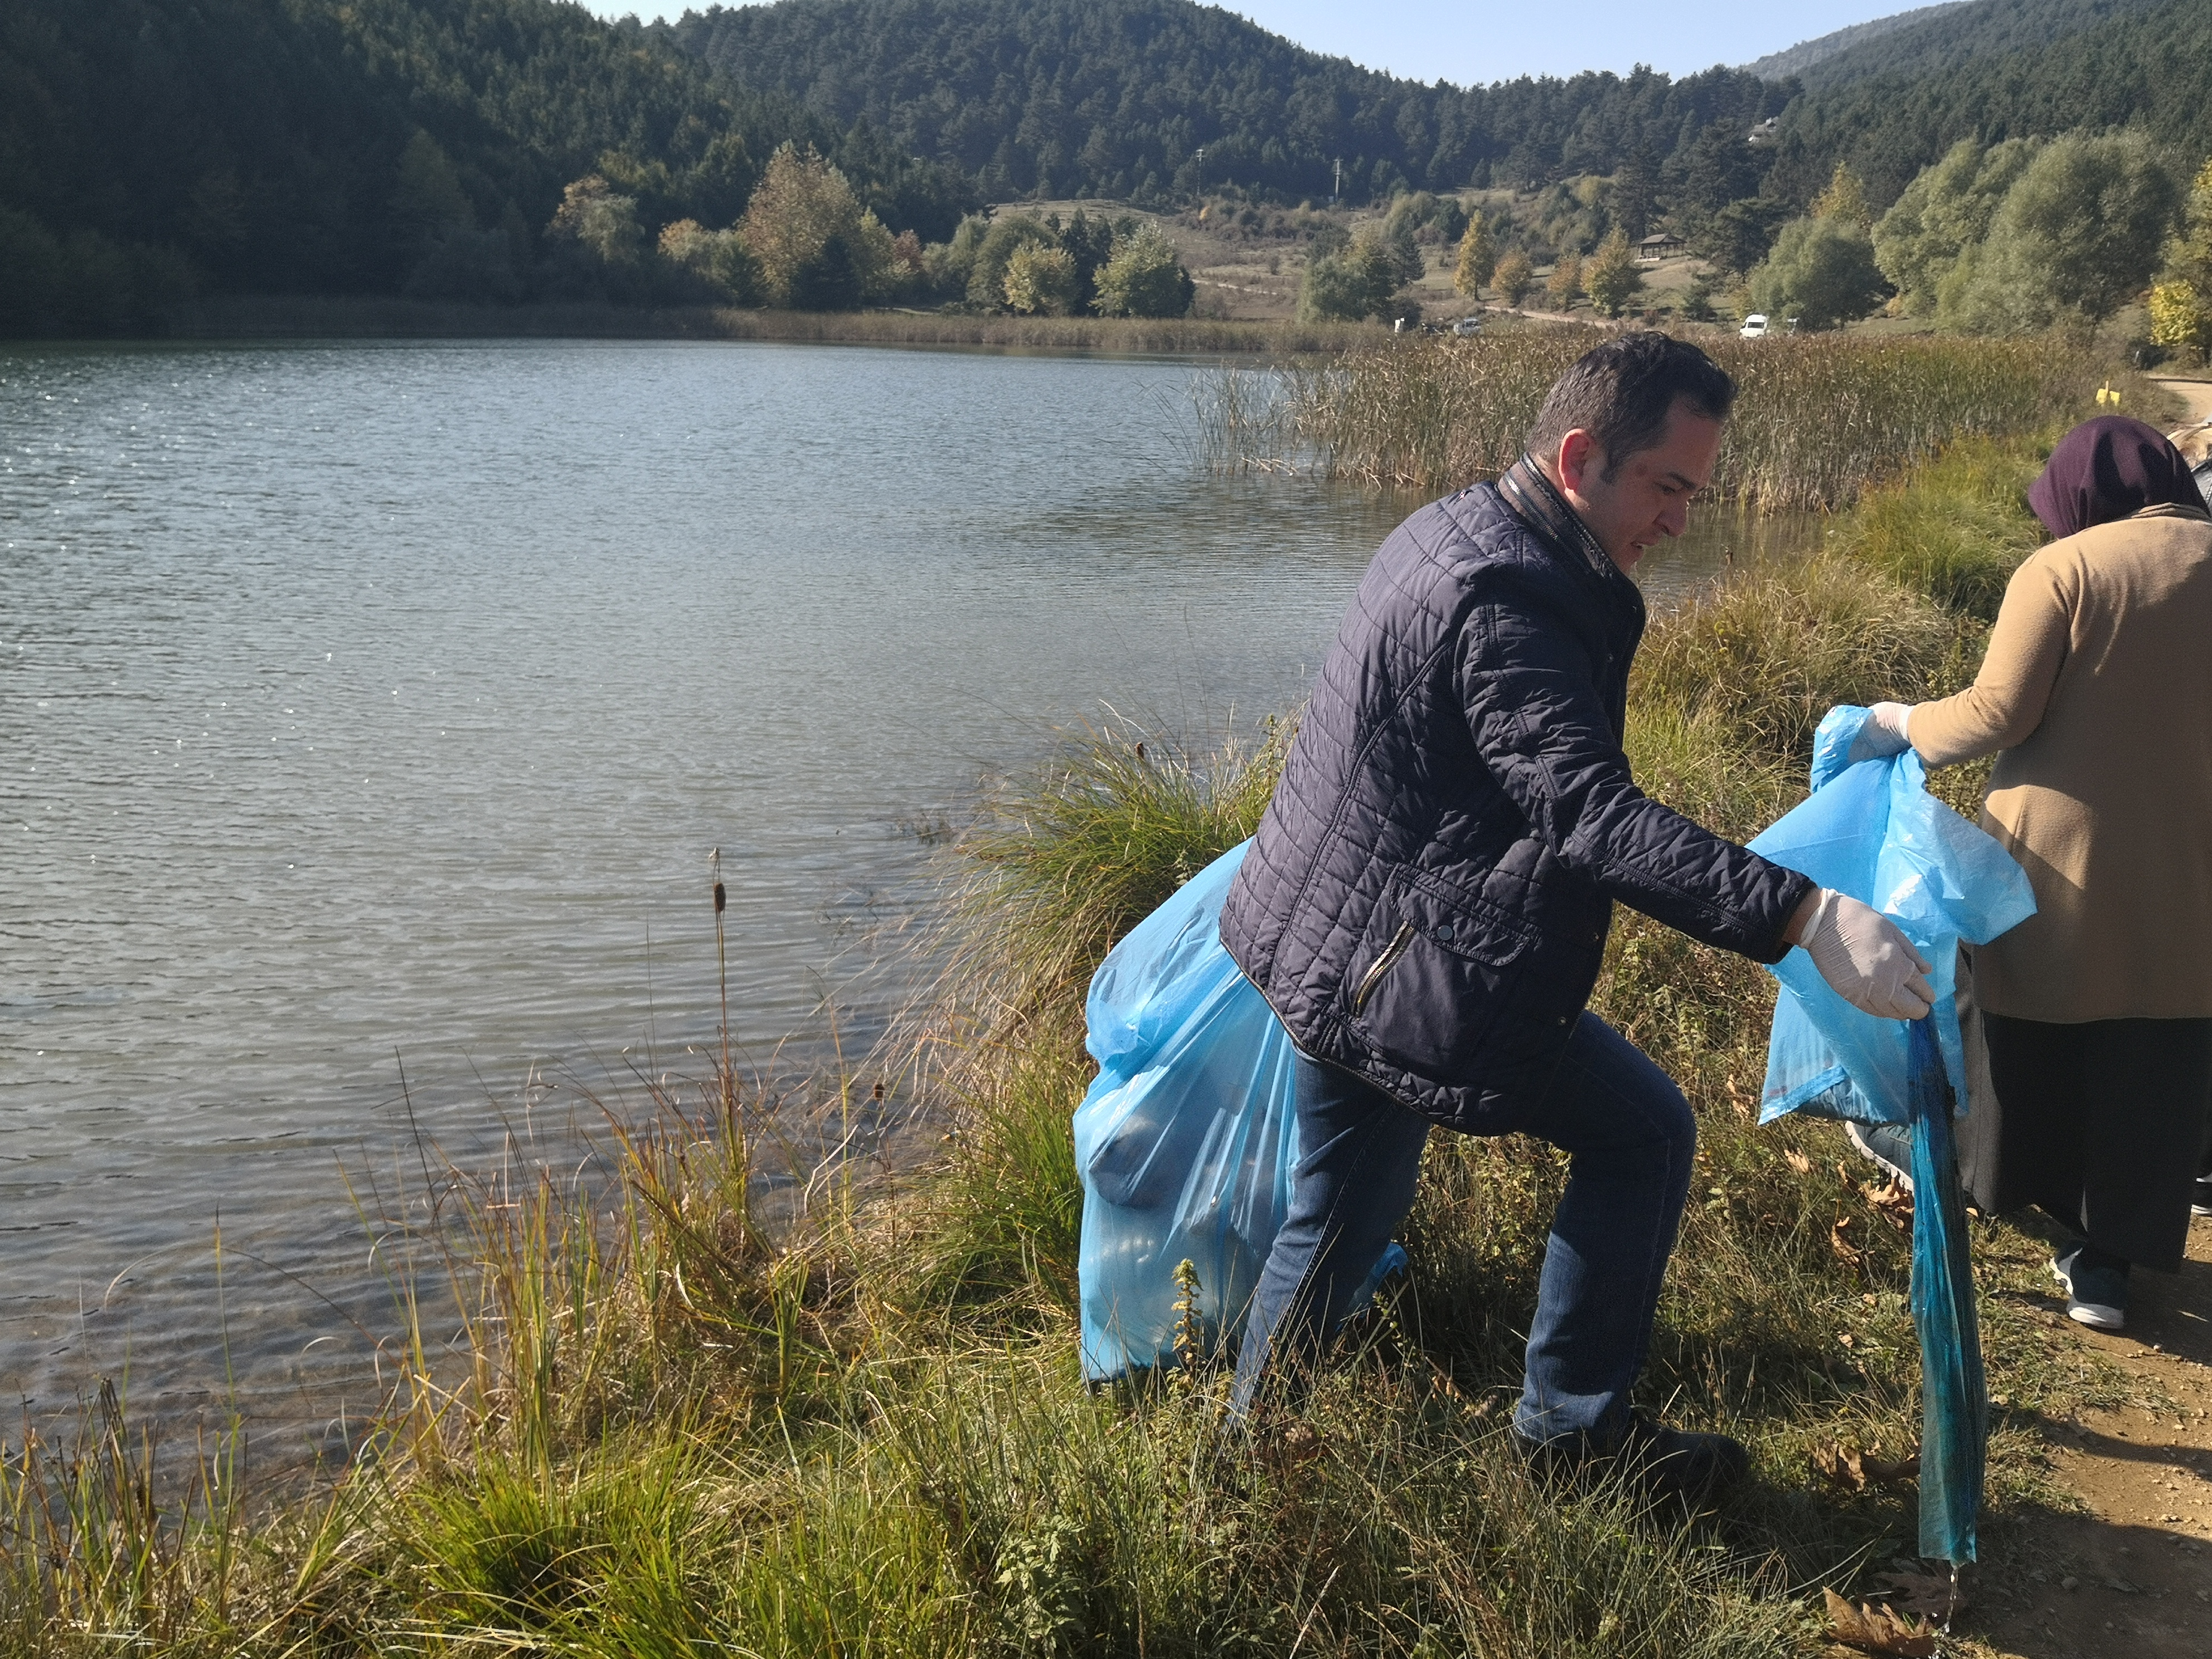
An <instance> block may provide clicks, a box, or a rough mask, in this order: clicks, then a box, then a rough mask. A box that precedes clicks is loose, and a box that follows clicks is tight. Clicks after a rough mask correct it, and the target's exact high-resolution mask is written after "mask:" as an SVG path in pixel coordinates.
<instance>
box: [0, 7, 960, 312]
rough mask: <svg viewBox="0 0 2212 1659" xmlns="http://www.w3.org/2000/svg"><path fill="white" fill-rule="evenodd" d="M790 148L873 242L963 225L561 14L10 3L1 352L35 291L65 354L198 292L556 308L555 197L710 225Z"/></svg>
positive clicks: (653, 48) (943, 202)
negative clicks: (623, 195) (622, 195)
mask: <svg viewBox="0 0 2212 1659" xmlns="http://www.w3.org/2000/svg"><path fill="white" fill-rule="evenodd" d="M787 137H797V138H799V139H801V140H804V141H808V142H813V143H817V144H819V145H820V146H821V147H822V148H823V149H825V150H828V151H831V152H833V153H835V154H836V155H838V158H839V159H840V160H841V161H843V162H844V163H845V165H846V166H847V168H848V171H849V172H853V173H856V174H857V175H858V177H859V178H860V180H861V181H862V182H863V183H864V184H865V185H866V186H867V192H868V195H869V197H870V200H871V201H872V204H874V205H876V206H877V208H878V211H879V212H881V213H882V214H883V215H884V217H885V218H886V219H887V220H889V221H890V222H892V223H893V224H894V225H895V226H898V227H900V228H904V227H906V226H907V225H908V224H915V225H920V226H922V227H923V228H926V230H927V234H931V235H934V236H940V237H941V236H944V235H946V234H950V232H951V227H952V225H953V224H954V223H956V222H957V219H958V216H959V214H960V212H961V210H963V208H964V207H965V206H966V205H968V197H966V196H965V194H964V193H963V190H962V188H961V183H960V181H959V180H957V179H951V178H949V177H947V176H945V174H944V173H943V170H941V169H937V168H931V167H916V166H915V164H913V163H912V162H911V161H909V160H908V158H906V157H905V156H903V155H884V154H882V153H880V152H879V151H877V150H872V149H869V148H868V147H867V146H866V144H865V143H860V144H849V143H844V142H843V141H842V140H841V136H840V134H839V133H838V131H836V129H834V128H832V127H830V126H829V125H826V124H824V123H823V122H822V121H820V120H819V119H818V118H815V117H814V116H812V115H810V114H809V113H807V112H805V110H803V109H801V108H800V107H799V106H798V105H796V104H795V103H793V102H792V101H791V100H785V99H779V98H776V97H774V96H763V95H753V94H744V93H740V92H737V91H734V90H733V89H732V88H729V87H728V86H726V85H725V84H723V83H721V82H718V81H717V79H716V78H715V76H714V74H713V73H712V71H711V70H708V69H707V68H706V66H705V65H703V64H700V63H698V62H697V61H696V59H693V58H688V57H686V56H684V55H683V54H681V53H679V52H674V51H672V50H671V49H669V48H668V47H667V46H665V45H663V44H662V43H660V42H659V41H657V40H650V39H647V38H646V37H645V36H644V35H643V34H641V33H640V32H639V31H638V30H636V29H635V27H622V26H614V25H609V24H606V23H603V22H601V21H599V20H597V19H595V18H593V17H592V16H591V15H589V14H588V13H586V12H585V11H584V10H583V9H582V8H581V7H580V6H574V5H568V4H562V3H556V0H11V3H10V4H9V5H8V6H6V7H4V8H0V327H4V326H9V325H13V326H15V327H18V328H20V327H22V326H24V325H26V323H28V324H29V325H38V324H39V323H40V321H41V319H40V318H38V317H35V316H33V317H31V318H29V319H24V318H21V317H18V318H14V319H10V318H9V316H8V315H7V313H9V311H10V309H11V308H12V307H15V306H20V305H21V303H22V295H24V294H25V293H26V292H27V291H30V290H32V289H39V288H40V287H41V286H43V288H44V289H46V290H48V291H52V292H57V293H58V294H59V295H61V296H62V297H61V299H60V301H58V305H59V307H60V314H58V315H56V316H54V317H52V318H51V319H46V323H47V325H49V326H58V327H61V328H64V329H71V328H86V327H89V328H94V329H112V328H115V327H122V326H138V325H143V324H144V322H145V321H146V320H147V319H148V318H149V315H150V314H151V313H154V312H155V311H157V310H158V309H159V307H160V306H161V304H163V303H165V302H166V301H168V300H170V299H173V298H174V297H175V296H176V295H178V294H179V293H180V292H183V291H187V290H195V289H197V290H201V291H209V290H212V291H216V292H225V291H229V292H238V291H246V292H257V293H296V294H307V293H316V294H328V293H379V292H392V291H394V290H397V289H401V288H402V287H404V286H405V285H407V284H408V283H410V281H415V282H416V286H417V288H418V289H421V288H422V282H420V281H417V280H416V279H418V278H423V277H426V276H427V277H428V278H429V279H432V280H430V282H429V289H428V291H434V292H437V293H441V294H447V293H450V294H453V295H455V296H456V297H470V298H490V299H516V298H523V297H538V296H541V295H546V294H548V293H557V292H558V290H559V289H560V287H561V282H562V273H561V272H559V271H558V270H556V269H554V268H552V267H550V266H548V265H547V264H545V263H544V261H543V260H542V259H541V258H540V255H541V254H542V252H544V250H543V249H542V247H541V246H539V241H540V237H541V234H542V233H543V231H544V228H545V226H546V224H547V222H548V221H549V219H550V217H551V216H552V214H553V212H554V210H555V209H556V207H557V206H558V205H559V204H560V203H561V200H562V188H563V186H564V185H567V184H568V182H569V181H570V180H572V179H576V178H578V177H579V176H580V175H582V174H584V173H589V172H591V171H592V170H593V169H594V168H598V167H602V165H603V163H606V164H607V166H608V169H609V170H611V171H612V172H615V173H617V174H619V175H620V178H619V180H618V182H619V183H620V184H621V185H622V186H623V188H624V189H625V190H627V191H630V192H631V193H633V194H634V195H635V196H636V197H638V198H639V200H640V203H641V211H643V212H644V214H645V216H646V217H647V218H649V219H651V220H652V222H653V223H654V224H658V223H661V222H665V221H666V220H668V219H672V218H675V217H678V216H686V215H688V216H694V217H696V218H698V219H701V220H702V221H704V222H708V223H711V224H716V225H723V224H727V223H729V222H730V221H731V220H732V219H733V218H734V217H735V216H737V215H738V213H739V212H741V211H742V210H743V209H744V203H745V199H746V197H747V195H748V193H749V192H750V190H751V188H752V185H753V184H754V182H755V180H756V179H757V176H758V173H759V169H760V167H761V165H762V164H763V162H764V161H765V160H766V159H767V156H768V155H769V153H770V152H771V151H772V150H773V149H774V148H775V145H776V144H778V143H781V142H782V141H783V140H784V139H785V138H787ZM656 215H657V217H655V216H656ZM434 251H441V257H442V258H443V264H442V265H440V266H438V267H436V268H435V269H432V270H428V271H427V272H426V271H425V270H424V266H425V261H426V259H427V258H428V256H429V254H430V253H431V252H434ZM559 297H589V296H588V295H575V294H573V293H569V294H560V295H559Z"/></svg>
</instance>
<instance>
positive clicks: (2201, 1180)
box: [2189, 1176, 2212, 1215]
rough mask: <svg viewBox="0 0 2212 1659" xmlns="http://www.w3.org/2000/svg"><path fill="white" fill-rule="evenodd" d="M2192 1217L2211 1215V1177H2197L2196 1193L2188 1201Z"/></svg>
mask: <svg viewBox="0 0 2212 1659" xmlns="http://www.w3.org/2000/svg"><path fill="white" fill-rule="evenodd" d="M2189 1209H2190V1213H2191V1214H2192V1215H2212V1176H2197V1191H2196V1194H2195V1195H2194V1196H2193V1197H2191V1199H2190V1200H2189Z"/></svg>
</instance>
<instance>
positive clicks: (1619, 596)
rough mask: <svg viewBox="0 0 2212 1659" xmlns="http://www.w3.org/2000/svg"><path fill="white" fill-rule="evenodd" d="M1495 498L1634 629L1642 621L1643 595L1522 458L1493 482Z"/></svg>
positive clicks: (1578, 516) (1549, 483) (1564, 500)
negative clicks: (1590, 581)
mask: <svg viewBox="0 0 2212 1659" xmlns="http://www.w3.org/2000/svg"><path fill="white" fill-rule="evenodd" d="M1498 494H1499V495H1502V496H1504V498H1505V504H1506V505H1507V506H1508V507H1511V508H1512V509H1513V511H1514V513H1515V514H1516V516H1517V517H1518V518H1519V519H1520V520H1521V521H1522V523H1524V524H1526V525H1527V526H1528V527H1529V528H1530V529H1531V530H1533V531H1534V532H1536V533H1537V534H1538V535H1539V536H1541V537H1542V538H1544V540H1545V541H1546V542H1547V543H1549V544H1551V545H1552V547H1553V549H1554V550H1557V551H1558V552H1559V553H1561V554H1563V555H1564V556H1565V557H1566V558H1567V559H1568V560H1569V561H1570V562H1577V561H1579V562H1580V563H1581V564H1582V566H1583V568H1584V569H1586V570H1587V571H1589V574H1591V575H1592V576H1594V577H1595V578H1596V580H1597V582H1598V585H1599V586H1601V588H1603V589H1604V591H1605V594H1606V597H1607V599H1611V600H1613V602H1614V603H1615V604H1617V605H1626V607H1627V608H1628V609H1629V610H1630V611H1632V613H1633V615H1634V616H1635V618H1636V621H1637V623H1638V627H1641V626H1642V624H1643V621H1644V590H1643V589H1642V588H1640V587H1638V586H1637V585H1636V584H1635V583H1634V582H1633V581H1632V580H1629V578H1628V575H1627V574H1626V572H1625V571H1623V570H1622V569H1621V568H1620V566H1619V565H1617V564H1615V563H1614V562H1613V556H1612V555H1610V554H1609V553H1607V551H1606V550H1604V549H1603V548H1602V547H1600V546H1599V545H1598V542H1597V538H1596V537H1595V536H1593V535H1592V534H1590V528H1589V526H1588V525H1586V524H1584V523H1583V520H1582V515H1581V514H1580V513H1577V512H1576V511H1575V510H1574V508H1573V507H1570V506H1568V505H1567V498H1566V497H1565V496H1564V495H1560V494H1559V491H1558V490H1557V489H1554V488H1553V484H1552V481H1551V480H1550V479H1549V478H1547V477H1545V476H1544V475H1543V473H1542V471H1540V470H1539V469H1538V467H1537V465H1536V463H1535V462H1534V460H1533V459H1530V458H1529V457H1528V456H1527V455H1523V456H1522V458H1521V459H1519V460H1517V461H1516V462H1514V463H1513V465H1511V466H1510V467H1508V468H1506V469H1505V476H1504V477H1502V478H1500V479H1498Z"/></svg>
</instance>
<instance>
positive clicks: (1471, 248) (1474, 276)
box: [1452, 213, 1498, 300]
mask: <svg viewBox="0 0 2212 1659" xmlns="http://www.w3.org/2000/svg"><path fill="white" fill-rule="evenodd" d="M1497 270H1498V245H1497V244H1496V243H1494V242H1492V240H1490V226H1489V224H1488V223H1487V222H1486V221H1485V220H1484V218H1483V216H1482V215H1480V213H1478V214H1476V215H1475V216H1474V217H1473V218H1471V219H1469V220H1468V222H1467V234H1466V235H1464V236H1462V237H1461V238H1460V239H1459V268H1458V269H1457V270H1455V271H1453V272H1452V287H1453V288H1454V289H1456V290H1457V291H1458V292H1459V293H1461V294H1462V295H1466V297H1467V298H1468V299H1470V300H1472V299H1474V297H1475V296H1476V295H1478V294H1480V292H1481V291H1482V285H1483V284H1484V283H1486V282H1488V281H1489V280H1490V279H1491V277H1492V276H1494V275H1495V274H1496V273H1497Z"/></svg>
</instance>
